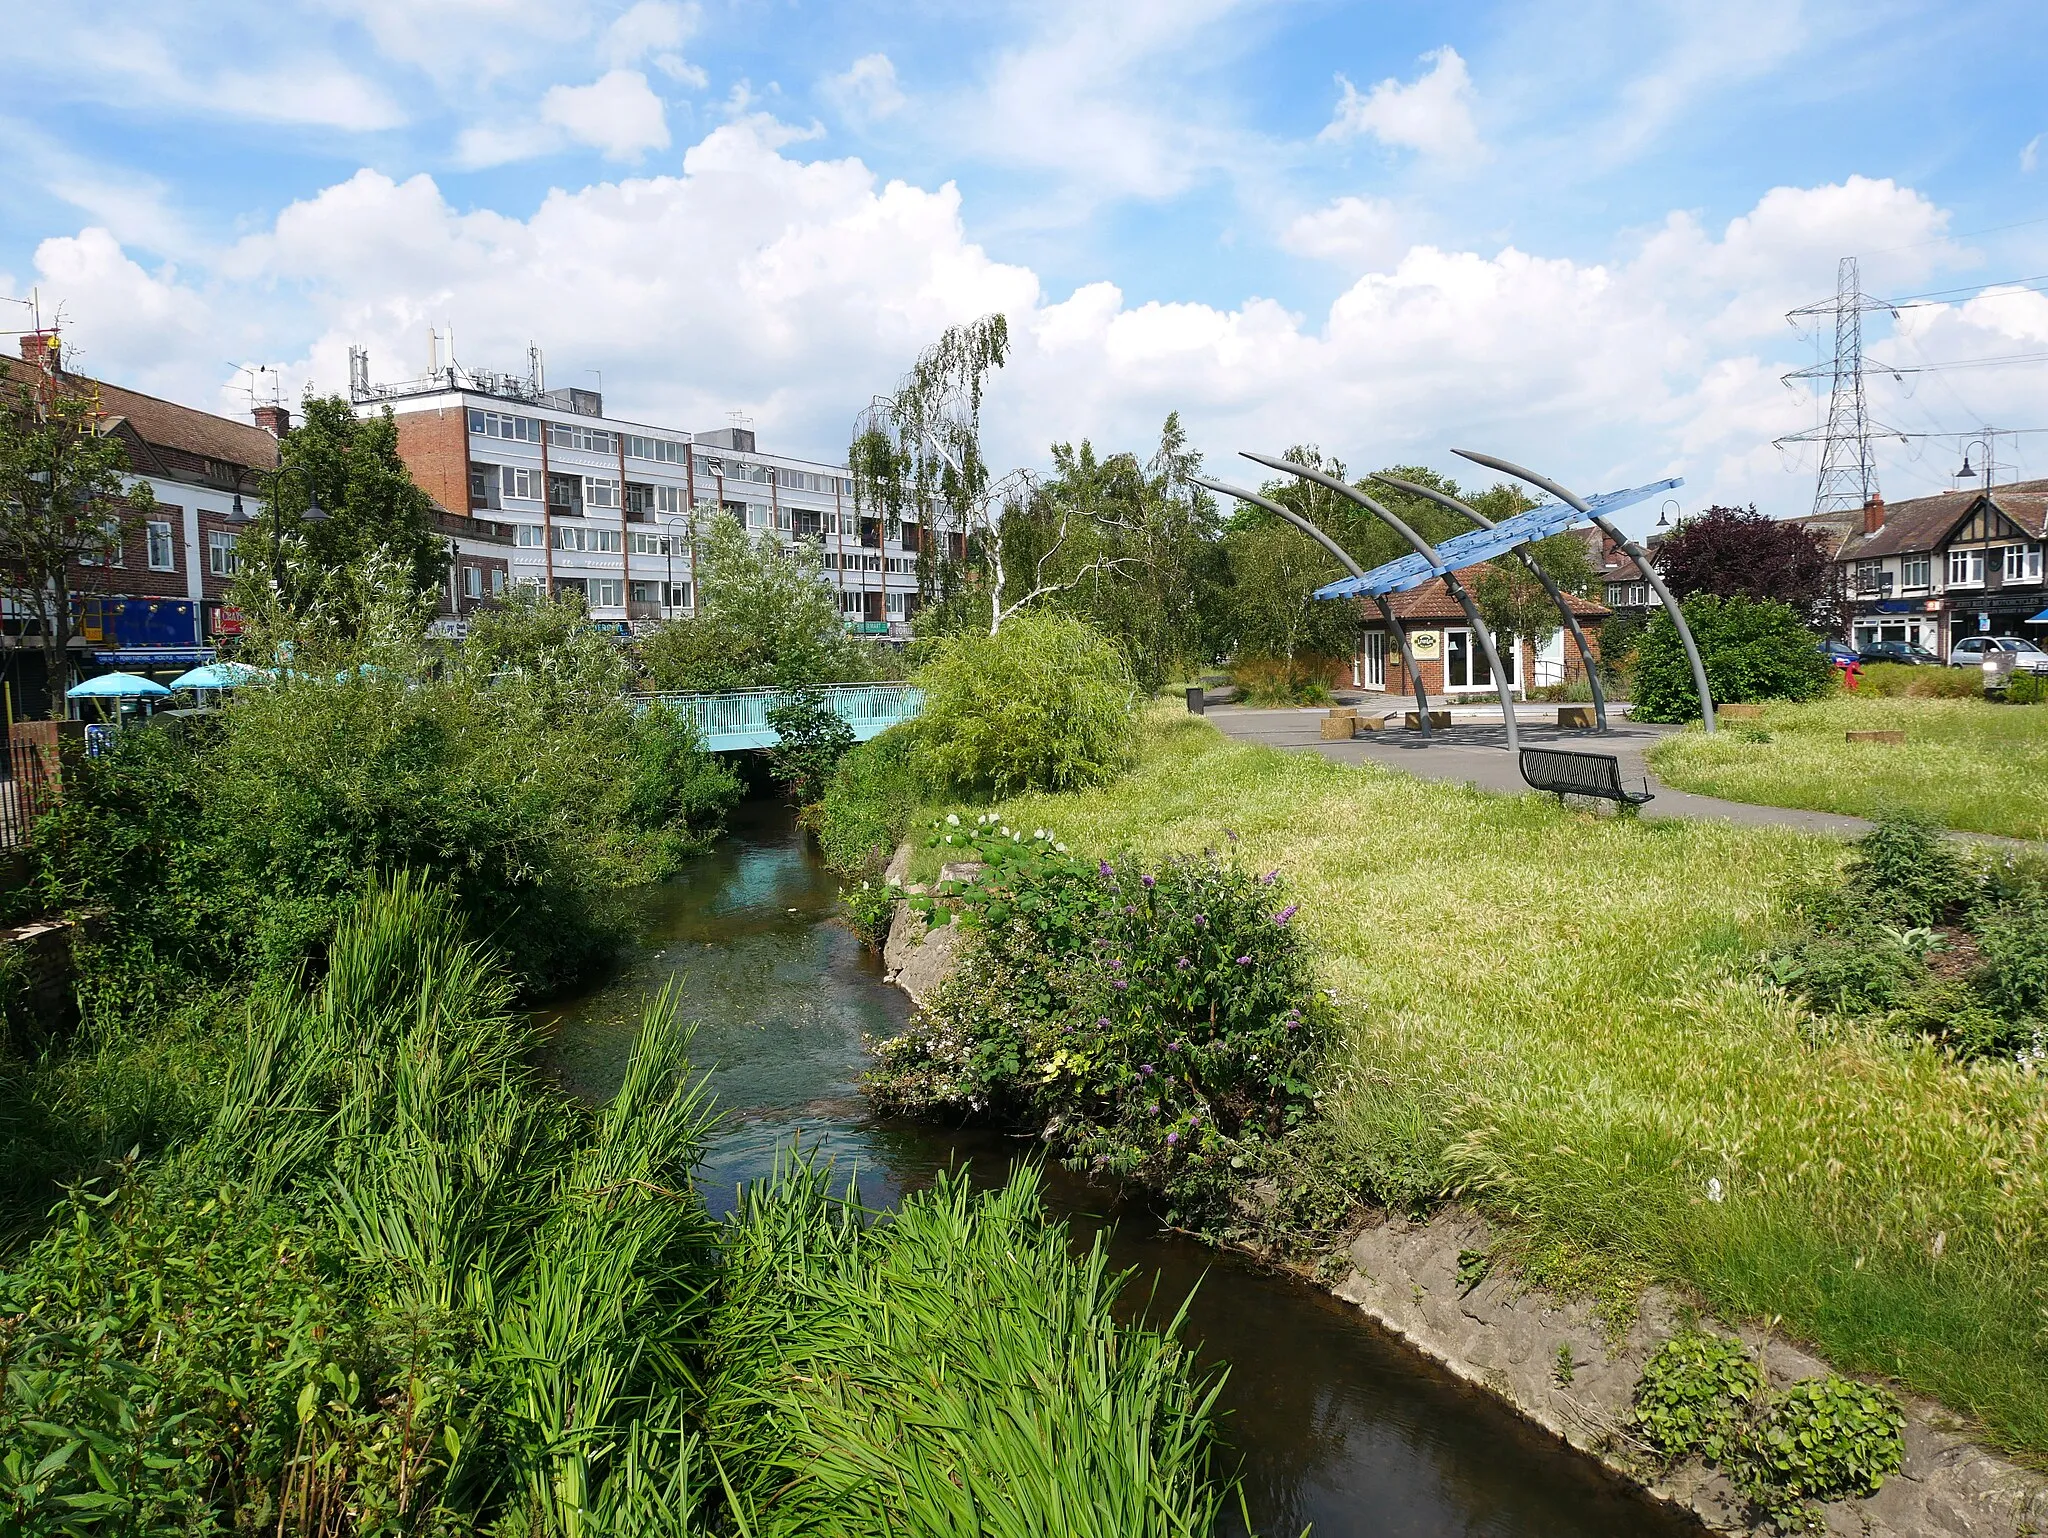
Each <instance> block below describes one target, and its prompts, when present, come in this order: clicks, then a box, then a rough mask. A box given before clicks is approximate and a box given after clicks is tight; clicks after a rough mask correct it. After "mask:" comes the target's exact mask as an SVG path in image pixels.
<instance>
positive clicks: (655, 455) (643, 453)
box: [626, 433, 684, 465]
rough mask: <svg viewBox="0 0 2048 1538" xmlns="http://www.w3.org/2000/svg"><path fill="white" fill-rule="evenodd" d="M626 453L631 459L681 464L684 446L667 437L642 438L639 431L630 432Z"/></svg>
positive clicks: (627, 436)
mask: <svg viewBox="0 0 2048 1538" xmlns="http://www.w3.org/2000/svg"><path fill="white" fill-rule="evenodd" d="M626 455H627V457H628V458H629V459H651V460H654V461H655V462H656V463H658V464H664V465H679V464H681V463H682V462H683V455H684V448H683V445H682V444H680V443H674V442H671V441H670V440H669V439H667V438H642V437H641V436H640V435H639V434H637V433H628V434H626Z"/></svg>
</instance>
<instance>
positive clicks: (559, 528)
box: [555, 524, 589, 550]
mask: <svg viewBox="0 0 2048 1538" xmlns="http://www.w3.org/2000/svg"><path fill="white" fill-rule="evenodd" d="M588 532H589V531H588V530H587V529H582V528H578V527H577V526H575V525H573V524H570V525H562V524H557V525H556V526H555V548H556V549H557V550H581V549H582V548H583V540H584V536H585V535H586V534H587V533H588Z"/></svg>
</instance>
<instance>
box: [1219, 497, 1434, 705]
mask: <svg viewBox="0 0 2048 1538" xmlns="http://www.w3.org/2000/svg"><path fill="white" fill-rule="evenodd" d="M1184 479H1185V480H1186V481H1187V482H1188V484H1189V485H1191V486H1200V487H1202V488H1203V489H1204V490H1207V491H1213V492H1215V493H1216V494H1217V495H1218V496H1224V497H1235V498H1237V500H1238V501H1240V502H1249V503H1251V504H1252V506H1254V507H1263V508H1264V509H1265V510H1266V511H1267V512H1269V513H1272V514H1274V515H1275V516H1277V517H1281V518H1285V519H1286V520H1287V521H1288V522H1289V523H1291V524H1293V525H1294V526H1295V527H1296V528H1297V529H1299V530H1301V532H1302V533H1304V534H1306V535H1307V536H1308V537H1309V538H1310V539H1312V540H1314V541H1315V542H1316V543H1317V544H1319V545H1321V546H1322V547H1323V548H1324V549H1325V550H1327V551H1329V552H1330V554H1332V555H1334V556H1335V557H1336V558H1337V559H1338V560H1339V561H1340V562H1341V563H1343V566H1344V569H1345V570H1346V571H1348V572H1350V573H1351V575H1352V576H1354V577H1362V576H1364V575H1365V568H1364V567H1362V566H1360V565H1359V564H1358V562H1356V561H1354V560H1353V559H1351V556H1350V555H1349V554H1348V553H1347V552H1346V551H1345V549H1344V547H1343V546H1342V545H1340V544H1338V543H1337V542H1336V541H1335V540H1334V539H1332V538H1330V536H1329V535H1327V534H1325V533H1324V532H1323V531H1322V530H1321V529H1319V528H1317V527H1316V526H1315V525H1314V524H1312V523H1310V522H1309V521H1308V520H1307V519H1306V518H1304V517H1302V516H1301V515H1300V514H1299V513H1297V512H1294V511H1293V510H1292V509H1290V508H1285V507H1282V506H1281V505H1280V504H1279V503H1278V502H1275V501H1273V500H1272V499H1271V498H1268V497H1262V496H1260V495H1259V494H1258V493H1257V492H1255V491H1246V490H1245V489H1244V488H1243V487H1241V486H1231V485H1228V484H1226V483H1225V482H1223V481H1205V480H1203V479H1202V478H1201V477H1200V476H1199V475H1190V476H1186V477H1184ZM1373 602H1374V604H1376V605H1377V606H1378V607H1379V611H1380V618H1381V619H1383V620H1385V621H1386V622H1387V628H1388V629H1389V630H1391V631H1393V632H1394V640H1395V642H1396V643H1397V644H1398V645H1399V646H1400V648H1401V661H1402V663H1403V664H1404V665H1405V666H1406V667H1407V669H1408V681H1409V683H1411V684H1413V685H1414V686H1415V718H1416V720H1417V721H1418V722H1419V723H1420V725H1421V731H1422V735H1423V736H1425V737H1427V736H1429V734H1430V727H1429V696H1428V694H1426V693H1425V692H1424V691H1423V688H1422V673H1421V671H1420V670H1419V669H1418V668H1417V667H1416V666H1415V652H1414V650H1413V649H1412V648H1411V647H1410V646H1409V644H1408V627H1407V626H1405V625H1403V624H1402V623H1401V621H1400V620H1399V619H1398V618H1396V617H1395V614H1394V610H1393V607H1392V606H1391V605H1390V604H1388V602H1387V600H1386V599H1385V598H1384V597H1383V596H1380V595H1378V594H1375V595H1374V597H1373Z"/></svg>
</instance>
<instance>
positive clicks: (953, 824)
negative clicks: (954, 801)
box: [946, 812, 960, 828]
mask: <svg viewBox="0 0 2048 1538" xmlns="http://www.w3.org/2000/svg"><path fill="white" fill-rule="evenodd" d="M946 826H947V827H949V828H957V827H959V826H960V814H959V813H958V812H948V813H946Z"/></svg>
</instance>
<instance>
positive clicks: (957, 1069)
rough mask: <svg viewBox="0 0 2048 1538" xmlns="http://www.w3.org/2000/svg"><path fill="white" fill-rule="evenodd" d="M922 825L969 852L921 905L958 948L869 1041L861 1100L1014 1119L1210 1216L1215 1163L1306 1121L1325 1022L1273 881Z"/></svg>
mask: <svg viewBox="0 0 2048 1538" xmlns="http://www.w3.org/2000/svg"><path fill="white" fill-rule="evenodd" d="M935 836H936V837H937V838H938V839H939V840H940V841H941V843H942V847H944V848H946V850H947V852H948V854H949V856H951V857H953V858H966V859H970V860H980V861H983V862H986V866H987V868H986V870H985V871H984V872H983V874H982V876H981V877H980V878H979V879H978V880H977V881H976V882H975V883H974V884H973V885H972V886H971V887H969V888H966V889H965V890H963V891H962V892H960V893H958V894H948V893H944V892H942V893H941V894H940V896H939V897H938V899H937V900H936V901H932V900H926V901H925V905H926V906H928V907H930V908H931V909H932V911H933V912H934V914H935V916H936V917H937V918H939V919H940V920H944V919H945V918H947V917H949V916H951V913H952V912H957V913H958V915H959V917H958V921H959V922H963V923H966V924H968V925H969V926H970V927H971V928H972V929H973V931H974V935H975V943H974V945H973V947H972V949H971V953H970V956H969V959H968V961H967V962H966V963H965V964H964V965H963V966H962V968H961V969H960V973H959V975H958V977H957V978H956V979H955V981H954V982H953V983H951V984H949V985H947V987H946V988H944V989H942V990H941V991H940V994H939V996H938V997H937V998H936V999H935V1000H934V1001H933V1003H932V1005H931V1006H930V1008H929V1009H928V1011H927V1013H926V1014H925V1015H924V1016H922V1017H921V1018H920V1019H919V1020H918V1022H917V1023H916V1024H914V1025H913V1027H912V1028H911V1030H910V1031H909V1032H907V1033H906V1034H904V1035H903V1036H900V1037H898V1038H896V1039H895V1040H893V1041H891V1042H888V1043H885V1044H884V1045H883V1046H882V1048H881V1049H880V1050H879V1053H878V1066H877V1068H876V1070H875V1072H874V1074H873V1075H872V1076H871V1079H870V1081H869V1084H870V1089H871V1091H872V1093H873V1094H874V1095H875V1096H876V1098H877V1099H878V1101H880V1102H881V1103H882V1104H884V1105H887V1106H890V1107H893V1108H895V1109H898V1110H906V1111H932V1110H938V1109H946V1110H952V1111H955V1112H964V1113H970V1114H980V1115H990V1116H994V1117H997V1118H1000V1119H1007V1120H1012V1121H1022V1122H1028V1123H1029V1124H1031V1125H1033V1126H1037V1127H1040V1128H1042V1129H1043V1131H1044V1133H1045V1136H1046V1137H1047V1138H1048V1139H1049V1140H1050V1141H1052V1142H1053V1143H1054V1145H1055V1146H1057V1147H1059V1148H1060V1149H1061V1150H1062V1151H1063V1152H1064V1153H1065V1154H1066V1155H1067V1156H1068V1157H1069V1158H1070V1159H1071V1160H1072V1161H1073V1162H1074V1163H1076V1164H1077V1165H1079V1166H1081V1167H1084V1168H1086V1169H1089V1170H1091V1171H1093V1172H1096V1173H1099V1174H1103V1175H1108V1176H1112V1177H1115V1178H1118V1179H1125V1180H1133V1181H1136V1182H1138V1183H1139V1184H1142V1185H1145V1186H1148V1187H1151V1188H1154V1189H1158V1190H1162V1191H1164V1192H1165V1193H1166V1194H1167V1196H1168V1197H1169V1198H1170V1199H1171V1200H1172V1201H1174V1202H1175V1204H1176V1210H1177V1212H1178V1215H1179V1216H1180V1217H1181V1218H1182V1219H1183V1220H1188V1221H1191V1220H1194V1219H1197V1218H1201V1219H1205V1220H1206V1219H1213V1218H1214V1217H1215V1216H1216V1204H1217V1203H1218V1201H1219V1200H1220V1199H1221V1198H1222V1196H1223V1192H1224V1188H1225V1187H1226V1186H1227V1185H1228V1184H1229V1180H1230V1168H1231V1166H1232V1165H1233V1163H1235V1165H1236V1167H1237V1168H1239V1169H1242V1168H1243V1167H1244V1161H1245V1155H1246V1150H1247V1149H1248V1148H1250V1147H1252V1146H1254V1145H1258V1144H1262V1143H1267V1142H1271V1141H1273V1140H1278V1139H1283V1138H1285V1137H1287V1136H1288V1135H1290V1134H1291V1133H1293V1132H1294V1131H1296V1130H1297V1129H1299V1128H1300V1127H1301V1126H1302V1125H1303V1124H1304V1122H1305V1121H1306V1120H1307V1118H1308V1117H1309V1115H1310V1114H1311V1112H1312V1109H1313V1103H1314V1096H1315V1093H1316V1081H1317V1077H1318V1074H1319V1071H1320V1064H1321V1060H1322V1054H1323V1051H1324V1046H1325V1042H1326V1039H1327V1036H1328V1032H1329V1030H1330V1026H1331V1015H1330V1010H1329V1006H1328V1003H1327V1001H1326V1000H1325V999H1324V997H1323V996H1322V995H1321V994H1320V993H1319V992H1318V991H1317V989H1316V986H1315V976H1314V971H1313V966H1312V961H1311V957H1310V955H1309V952H1308V949H1307V947H1306V945H1305V944H1304V943H1303V941H1302V939H1301V934H1300V931H1299V930H1298V929H1297V928H1296V927H1295V926H1294V919H1295V915H1296V911H1297V910H1296V906H1295V905H1294V904H1293V903H1290V902H1287V901H1286V894H1285V890H1284V888H1283V887H1282V885H1281V884H1280V881H1279V877H1278V875H1277V873H1268V874H1266V875H1264V876H1258V875H1254V874H1252V873H1250V872H1248V871H1246V870H1244V869H1242V868H1241V867H1240V866H1239V865H1237V864H1236V863H1235V862H1234V861H1229V860H1224V859H1220V858H1218V857H1215V856H1213V855H1205V856H1200V857H1193V856H1176V857H1173V858H1171V859H1168V860H1166V861H1165V862H1163V863H1162V864H1160V865H1158V866H1157V867H1156V868H1152V869H1145V868H1143V867H1140V866H1139V865H1137V864H1135V863H1133V862H1131V861H1128V860H1118V861H1115V862H1112V861H1108V860H1102V861H1093V860H1083V859H1080V858H1077V857H1075V856H1073V855H1072V854H1071V853H1070V852H1069V851H1067V850H1066V849H1065V847H1064V846H1062V845H1060V844H1058V843H1057V842H1056V841H1055V840H1053V838H1052V837H1051V835H1050V834H1048V833H1046V832H1045V831H1044V830H1034V831H1033V832H1031V833H1030V834H1029V835H1027V834H1025V833H1024V832H1023V830H1013V829H1010V828H1007V827H1005V826H1003V825H1002V824H1001V823H999V822H994V821H984V822H983V823H981V824H978V825H976V826H973V827H966V826H961V825H950V826H942V827H940V828H939V829H937V830H936V835H935ZM948 840H950V842H946V841H948ZM912 902H913V905H917V904H918V903H919V900H918V899H912Z"/></svg>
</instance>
